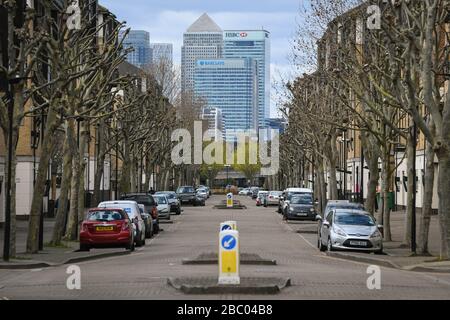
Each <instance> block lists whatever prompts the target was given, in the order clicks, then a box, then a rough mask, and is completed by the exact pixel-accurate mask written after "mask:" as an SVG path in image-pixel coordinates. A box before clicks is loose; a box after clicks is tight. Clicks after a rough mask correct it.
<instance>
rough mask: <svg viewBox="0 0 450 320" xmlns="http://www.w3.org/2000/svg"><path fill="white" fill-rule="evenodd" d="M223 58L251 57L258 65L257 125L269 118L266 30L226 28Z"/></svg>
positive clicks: (268, 67)
mask: <svg viewBox="0 0 450 320" xmlns="http://www.w3.org/2000/svg"><path fill="white" fill-rule="evenodd" d="M223 40H224V49H223V57H224V58H225V59H236V58H252V59H254V60H255V61H256V62H257V65H258V101H259V102H258V119H259V127H266V126H267V124H266V123H265V122H266V120H265V119H268V118H270V33H269V32H268V31H266V30H226V31H224V33H223Z"/></svg>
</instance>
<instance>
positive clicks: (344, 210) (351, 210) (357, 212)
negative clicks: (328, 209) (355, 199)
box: [333, 208, 370, 215]
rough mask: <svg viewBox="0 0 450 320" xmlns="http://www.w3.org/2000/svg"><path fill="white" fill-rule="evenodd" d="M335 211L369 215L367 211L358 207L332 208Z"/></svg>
mask: <svg viewBox="0 0 450 320" xmlns="http://www.w3.org/2000/svg"><path fill="white" fill-rule="evenodd" d="M333 210H334V211H335V212H336V213H341V212H344V213H354V214H363V215H370V213H369V212H367V211H365V210H360V209H344V208H335V209H333Z"/></svg>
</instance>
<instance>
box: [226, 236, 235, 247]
mask: <svg viewBox="0 0 450 320" xmlns="http://www.w3.org/2000/svg"><path fill="white" fill-rule="evenodd" d="M233 240H234V239H233V238H231V239H230V240H228V241H225V242H224V245H225V248H228V247H230V245H231V243H232V242H233Z"/></svg>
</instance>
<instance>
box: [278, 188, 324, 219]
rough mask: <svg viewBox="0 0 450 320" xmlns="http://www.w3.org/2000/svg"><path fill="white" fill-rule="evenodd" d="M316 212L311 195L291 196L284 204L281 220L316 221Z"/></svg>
mask: <svg viewBox="0 0 450 320" xmlns="http://www.w3.org/2000/svg"><path fill="white" fill-rule="evenodd" d="M316 215H317V214H316V210H315V209H314V200H313V196H312V194H309V193H304V194H293V195H292V196H291V198H290V200H289V201H288V202H287V203H286V208H285V209H284V213H283V218H284V219H285V220H311V221H315V220H316Z"/></svg>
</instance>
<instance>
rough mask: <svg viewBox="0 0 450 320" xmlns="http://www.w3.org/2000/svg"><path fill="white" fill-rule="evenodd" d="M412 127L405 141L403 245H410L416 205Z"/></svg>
mask: <svg viewBox="0 0 450 320" xmlns="http://www.w3.org/2000/svg"><path fill="white" fill-rule="evenodd" d="M413 130H414V129H412V128H410V134H409V136H408V141H407V144H406V145H407V148H406V152H407V163H406V167H407V175H408V193H407V194H406V201H407V202H406V215H405V230H404V236H403V243H402V246H403V247H409V246H410V245H411V225H412V215H413V208H414V206H415V205H416V204H415V203H414V192H415V191H416V190H413V189H414V179H416V173H415V172H414V170H413V169H414V162H415V161H416V159H415V158H414V140H413V132H412V131H413Z"/></svg>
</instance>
